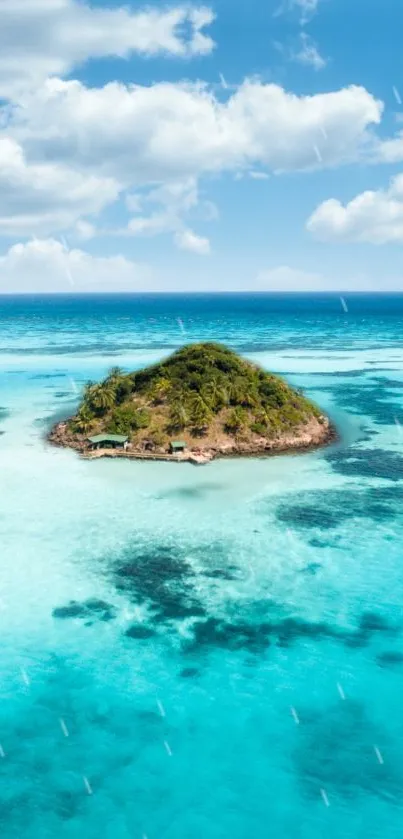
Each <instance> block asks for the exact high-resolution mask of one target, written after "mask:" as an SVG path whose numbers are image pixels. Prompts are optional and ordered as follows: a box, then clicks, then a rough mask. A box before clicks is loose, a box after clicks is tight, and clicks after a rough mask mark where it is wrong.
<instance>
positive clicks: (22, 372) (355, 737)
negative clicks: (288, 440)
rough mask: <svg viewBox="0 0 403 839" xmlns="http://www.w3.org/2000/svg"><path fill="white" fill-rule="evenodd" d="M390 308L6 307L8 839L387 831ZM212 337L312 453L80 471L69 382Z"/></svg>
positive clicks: (397, 520)
mask: <svg viewBox="0 0 403 839" xmlns="http://www.w3.org/2000/svg"><path fill="white" fill-rule="evenodd" d="M402 334H403V295H350V294H344V295H343V297H342V298H340V297H339V296H338V295H330V294H329V295H315V294H311V295H247V294H239V295H188V296H185V295H179V294H177V295H104V296H74V295H69V296H47V297H46V296H41V297H39V296H32V297H24V296H18V297H17V296H14V297H13V296H9V297H7V296H4V297H0V360H1V375H0V475H1V486H2V503H1V508H0V532H1V561H0V621H1V651H0V781H1V783H0V828H1V836H2V839H17V837H18V839H51V837H52V839H54V837H55V836H57V837H58V839H79V838H80V839H82V837H86V839H205V837H209V839H246V837H253V839H263V837H272V839H280V837H281V839H282V837H293V838H294V837H298V839H319V837H323V836H324V835H326V837H327V839H353V837H354V839H361V837H362V839H375V837H377V839H378V837H382V839H394V837H399V839H400V836H401V835H402V831H403V710H402V701H401V696H402V694H401V691H402V688H403V608H402V607H403V555H402V535H403V512H402V510H403V436H402V426H403V398H402V394H403V389H402V387H403V344H402ZM199 340H214V341H222V342H225V343H227V344H228V345H230V346H231V347H232V348H234V349H235V350H237V351H238V352H241V353H243V354H244V355H245V356H246V357H248V358H250V359H251V360H253V361H255V362H258V363H259V364H261V365H262V366H263V367H265V368H266V369H269V370H272V371H274V372H277V373H280V374H282V375H284V376H285V377H286V378H287V380H288V381H289V382H290V383H291V384H293V385H295V386H298V387H301V388H303V389H304V391H305V392H306V393H307V394H308V395H309V396H310V397H311V398H312V399H314V400H315V401H316V402H317V403H318V404H319V405H320V406H321V407H322V408H323V410H324V411H326V412H327V413H328V414H329V415H330V416H331V418H332V419H333V421H334V423H335V424H336V426H337V429H338V432H339V439H338V440H337V441H336V442H335V443H333V444H332V445H331V446H329V447H328V448H325V449H322V450H320V451H316V452H309V453H306V454H298V455H292V456H291V455H290V456H277V457H272V458H267V459H252V458H251V459H244V460H236V459H235V460H225V461H216V462H214V463H212V464H210V465H209V466H206V467H200V468H195V467H192V466H190V465H188V464H165V463H149V462H148V463H141V462H130V461H108V460H101V461H98V462H87V461H83V460H80V459H79V458H78V457H77V456H76V454H75V453H74V452H70V451H67V450H59V449H56V448H53V447H51V446H50V445H48V443H47V442H46V433H47V430H48V429H49V428H50V427H51V425H52V424H53V423H54V422H55V421H57V420H59V419H61V418H62V417H66V416H69V415H70V414H71V413H73V412H74V410H75V408H76V406H77V404H78V400H79V397H80V391H81V389H82V387H83V385H84V383H85V382H86V381H87V380H89V379H93V380H94V379H98V378H100V377H101V376H103V375H104V374H105V373H106V371H107V370H108V369H109V368H110V367H111V366H115V365H120V366H122V367H123V368H124V369H126V370H132V369H136V368H139V367H141V366H143V365H144V364H148V363H150V362H152V361H155V360H157V359H160V358H162V357H164V356H166V355H167V354H168V353H170V352H171V351H173V350H174V349H176V348H178V347H179V346H181V345H182V344H183V343H186V342H191V341H199Z"/></svg>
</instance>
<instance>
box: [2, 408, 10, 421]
mask: <svg viewBox="0 0 403 839" xmlns="http://www.w3.org/2000/svg"><path fill="white" fill-rule="evenodd" d="M10 416H11V411H9V409H8V408H4V407H3V406H0V420H5V419H7V417H10Z"/></svg>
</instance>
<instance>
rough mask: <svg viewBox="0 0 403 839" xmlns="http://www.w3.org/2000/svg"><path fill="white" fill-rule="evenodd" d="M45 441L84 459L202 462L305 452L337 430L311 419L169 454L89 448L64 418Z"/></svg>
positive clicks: (330, 439) (324, 442)
mask: <svg viewBox="0 0 403 839" xmlns="http://www.w3.org/2000/svg"><path fill="white" fill-rule="evenodd" d="M47 439H48V442H50V443H52V444H53V445H55V446H59V447H61V448H69V449H74V450H75V451H77V452H78V453H79V454H80V455H81V456H82V457H83V458H85V459H86V460H97V459H99V458H101V457H108V458H125V459H132V460H160V461H172V462H174V463H184V462H189V463H193V464H195V465H202V464H205V463H209V462H211V461H212V460H216V459H219V458H224V457H267V456H270V455H276V454H293V453H295V452H306V451H311V450H313V449H317V448H321V447H322V446H327V445H330V443H332V442H335V440H336V439H337V432H336V430H335V428H334V426H333V425H332V424H331V423H330V421H329V420H328V418H327V417H324V416H323V417H320V418H319V419H316V418H311V419H310V421H309V422H308V423H307V424H306V425H304V426H302V427H300V428H299V429H297V430H296V431H295V432H294V433H292V434H282V435H280V436H278V437H276V438H272V439H268V438H266V437H256V439H255V440H254V441H253V443H252V442H251V441H247V442H246V441H242V440H241V439H239V440H233V441H231V442H230V443H228V442H225V443H222V444H215V445H205V446H203V443H202V440H200V441H197V444H195V445H194V447H193V448H192V447H190V446H189V447H188V449H187V450H186V451H185V452H180V453H178V454H169V453H168V452H167V451H166V450H164V449H162V448H158V447H156V448H155V449H154V450H153V451H144V449H140V448H136V447H135V446H134V445H133V444H130V443H129V445H128V447H127V448H126V449H124V450H119V449H106V448H105V449H97V450H95V451H91V449H90V448H89V447H88V444H87V440H86V438H85V437H84V436H81V435H80V436H79V435H77V434H74V435H73V434H72V433H71V431H69V427H68V423H67V421H64V422H59V423H57V424H56V425H55V426H54V427H53V428H52V429H51V431H50V433H49V435H48V438H47Z"/></svg>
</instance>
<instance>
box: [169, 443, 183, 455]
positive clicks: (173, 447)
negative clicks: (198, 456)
mask: <svg viewBox="0 0 403 839" xmlns="http://www.w3.org/2000/svg"><path fill="white" fill-rule="evenodd" d="M169 451H170V453H171V454H180V453H181V452H184V451H186V443H185V442H184V441H183V440H171V442H170V444H169Z"/></svg>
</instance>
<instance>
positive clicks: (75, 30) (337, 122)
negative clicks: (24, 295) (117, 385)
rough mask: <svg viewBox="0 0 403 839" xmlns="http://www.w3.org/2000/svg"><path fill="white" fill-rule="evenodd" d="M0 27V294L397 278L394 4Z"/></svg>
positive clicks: (142, 10) (51, 19)
mask: <svg viewBox="0 0 403 839" xmlns="http://www.w3.org/2000/svg"><path fill="white" fill-rule="evenodd" d="M0 24H1V26H0V291H4V292H13V291H16V292H24V291H28V292H31V291H49V292H60V291H69V290H71V291H72V292H80V291H91V290H93V291H114V290H115V291H120V290H127V291H130V290H132V291H137V290H165V291H168V290H186V291H198V290H204V289H205V290H262V291H265V290H268V291H269V290H298V291H299V290H324V291H326V290H334V289H336V290H367V289H368V290H370V289H373V290H377V291H382V290H403V261H402V258H401V245H402V242H403V174H402V172H403V104H402V102H403V72H402V70H401V61H400V55H401V45H400V31H401V26H402V24H403V8H402V7H401V4H400V3H399V2H398V0H388V3H386V4H385V3H384V2H381V0H372V2H371V3H370V4H368V3H364V0H354V3H351V0H349V2H348V1H347V0H283V2H281V0H266V2H265V3H262V2H261V0H249V2H239V0H231V2H230V0H216V2H214V3H211V4H207V3H206V4H199V3H196V2H195V3H193V4H188V3H186V4H182V3H180V2H177V3H173V4H171V5H165V4H161V3H158V4H157V3H156V4H155V5H152V4H147V5H142V4H140V3H138V2H129V3H128V2H125V3H124V4H123V3H121V2H118V0H108V2H105V0H96V2H95V0H93V2H92V3H85V2H84V0H81V2H78V0H29V3H27V2H26V0H2V2H1V4H0Z"/></svg>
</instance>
